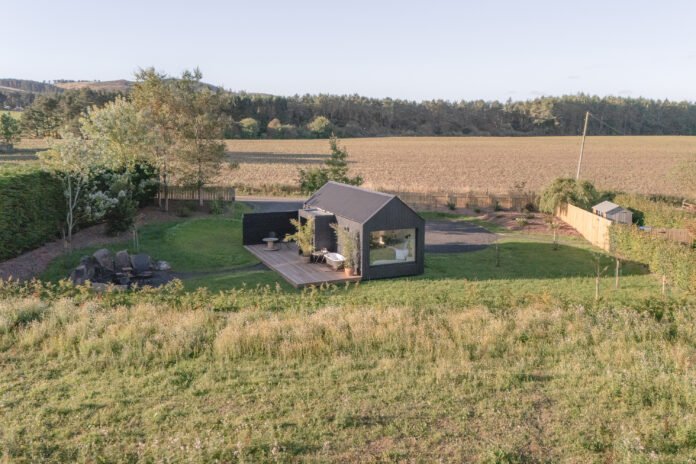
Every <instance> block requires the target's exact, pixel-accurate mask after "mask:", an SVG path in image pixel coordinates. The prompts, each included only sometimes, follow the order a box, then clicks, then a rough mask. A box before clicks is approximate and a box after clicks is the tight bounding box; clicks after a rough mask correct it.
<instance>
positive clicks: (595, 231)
mask: <svg viewBox="0 0 696 464" xmlns="http://www.w3.org/2000/svg"><path fill="white" fill-rule="evenodd" d="M556 216H558V217H559V218H560V219H561V220H563V222H565V223H566V224H568V225H570V226H571V227H573V228H574V229H575V230H577V231H578V232H580V234H581V235H582V236H583V237H585V239H586V240H587V241H588V242H590V243H591V244H593V245H595V246H598V247H599V248H601V249H603V250H606V251H609V226H611V224H612V222H611V221H610V220H609V219H605V218H603V217H601V216H598V215H596V214H594V213H590V212H589V211H585V210H584V209H582V208H578V207H577V206H573V205H565V204H564V205H561V206H560V207H559V208H558V209H557V210H556Z"/></svg>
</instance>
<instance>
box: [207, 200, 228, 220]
mask: <svg viewBox="0 0 696 464" xmlns="http://www.w3.org/2000/svg"><path fill="white" fill-rule="evenodd" d="M226 210H227V206H226V205H225V202H224V201H223V200H222V198H216V199H214V200H212V201H211V202H210V214H213V215H215V216H219V215H220V214H224V213H225V211H226Z"/></svg>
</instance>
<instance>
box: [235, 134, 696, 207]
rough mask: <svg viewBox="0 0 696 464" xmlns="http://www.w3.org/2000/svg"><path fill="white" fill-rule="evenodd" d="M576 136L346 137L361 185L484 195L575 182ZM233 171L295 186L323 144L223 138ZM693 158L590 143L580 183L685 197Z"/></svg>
mask: <svg viewBox="0 0 696 464" xmlns="http://www.w3.org/2000/svg"><path fill="white" fill-rule="evenodd" d="M580 140H581V138H580V137H514V138H513V137H387V138H363V139H344V140H342V144H344V145H345V146H346V148H347V149H348V153H349V160H350V162H351V169H352V172H355V173H358V174H360V175H361V176H363V178H364V179H365V187H368V188H378V189H390V190H398V191H414V192H419V191H447V192H466V191H468V190H474V191H486V190H488V191H490V192H495V193H505V192H507V191H508V190H510V189H511V188H513V187H514V186H515V184H519V183H525V187H524V188H525V189H528V190H536V191H538V190H540V189H541V188H542V187H543V186H544V184H546V183H547V182H549V181H550V180H551V179H552V178H554V177H557V176H561V175H566V176H571V175H572V176H574V175H575V170H576V168H577V161H578V155H579V152H580ZM226 143H227V150H228V153H227V157H226V159H227V160H228V161H230V162H239V163H240V168H239V169H238V170H234V171H229V170H227V169H225V170H224V172H223V175H222V179H221V181H222V182H223V183H226V184H236V183H244V184H247V185H251V186H262V185H269V184H286V185H287V184H295V183H296V182H297V168H298V167H305V168H306V167H311V166H318V165H319V164H321V163H322V161H323V160H324V159H325V158H327V157H328V154H329V143H328V141H327V140H228V141H227V142H226ZM693 155H696V137H678V136H642V137H641V136H636V137H629V136H626V137H607V136H604V137H588V138H587V141H586V143H585V155H584V160H583V170H582V177H583V178H585V179H588V180H590V181H592V182H593V183H595V185H596V186H597V187H598V188H602V189H615V190H622V191H626V192H635V193H662V194H668V195H680V194H683V189H682V186H680V185H678V183H677V182H676V181H675V180H674V179H673V171H674V170H675V167H676V164H677V163H678V162H679V161H681V160H683V159H685V158H687V157H688V156H693Z"/></svg>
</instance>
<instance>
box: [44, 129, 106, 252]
mask: <svg viewBox="0 0 696 464" xmlns="http://www.w3.org/2000/svg"><path fill="white" fill-rule="evenodd" d="M39 157H40V159H41V162H42V163H43V165H44V166H45V167H46V168H47V169H48V170H49V171H51V172H53V173H54V174H55V175H56V176H58V177H59V178H60V179H61V182H62V183H63V194H64V196H65V201H66V206H67V208H66V218H65V231H64V232H65V233H64V236H65V238H66V240H67V246H68V248H71V247H72V234H73V230H74V228H75V225H76V224H77V222H78V211H79V205H80V202H81V200H82V197H83V195H84V194H85V191H86V189H87V185H88V183H89V177H90V173H91V172H92V171H93V170H95V169H96V168H98V167H101V166H102V165H103V162H102V159H101V158H100V156H99V152H98V151H96V150H93V149H92V147H91V146H90V144H89V142H88V141H86V140H84V139H82V138H79V137H76V136H75V135H73V134H71V133H64V134H63V135H62V140H57V141H53V142H51V149H50V150H47V151H44V152H41V153H40V154H39Z"/></svg>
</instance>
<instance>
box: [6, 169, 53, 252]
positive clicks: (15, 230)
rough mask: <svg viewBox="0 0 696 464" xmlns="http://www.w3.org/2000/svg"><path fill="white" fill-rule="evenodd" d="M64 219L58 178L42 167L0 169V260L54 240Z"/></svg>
mask: <svg viewBox="0 0 696 464" xmlns="http://www.w3.org/2000/svg"><path fill="white" fill-rule="evenodd" d="M64 220H65V201H64V200H63V188H62V185H61V182H60V180H58V179H57V178H55V177H53V176H51V175H50V174H49V173H47V172H44V171H33V172H31V171H27V170H17V171H5V172H3V173H0V260H5V259H9V258H12V257H14V256H17V255H19V254H20V253H22V252H23V251H26V250H31V249H33V248H36V247H38V246H41V245H43V244H44V243H46V242H49V241H51V240H54V239H55V238H57V236H58V231H59V230H60V228H59V224H61V223H62V222H63V221H64Z"/></svg>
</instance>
